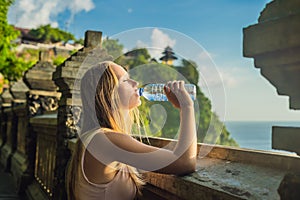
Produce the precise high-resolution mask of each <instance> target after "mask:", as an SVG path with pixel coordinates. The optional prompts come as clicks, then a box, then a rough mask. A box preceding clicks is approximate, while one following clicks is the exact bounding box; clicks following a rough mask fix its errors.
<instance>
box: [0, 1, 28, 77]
mask: <svg viewBox="0 0 300 200" xmlns="http://www.w3.org/2000/svg"><path fill="white" fill-rule="evenodd" d="M13 2H14V1H13V0H0V9H1V12H0V53H1V56H0V73H2V74H3V76H4V78H5V79H7V80H9V81H12V80H17V79H18V78H19V77H21V76H22V73H23V72H24V71H25V70H26V69H28V68H29V67H30V66H31V64H32V63H25V62H24V61H23V59H21V58H18V57H17V56H16V53H15V51H14V47H15V44H13V43H12V41H13V40H15V39H16V38H17V37H18V35H19V34H20V33H19V31H16V30H15V29H14V27H13V26H11V25H9V24H8V22H7V12H8V9H9V7H10V6H11V5H12V4H13Z"/></svg>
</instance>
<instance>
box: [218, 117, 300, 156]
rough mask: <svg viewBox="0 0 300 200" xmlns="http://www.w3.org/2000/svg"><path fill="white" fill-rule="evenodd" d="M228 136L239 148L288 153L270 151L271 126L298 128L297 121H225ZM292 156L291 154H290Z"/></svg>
mask: <svg viewBox="0 0 300 200" xmlns="http://www.w3.org/2000/svg"><path fill="white" fill-rule="evenodd" d="M224 124H225V126H226V128H227V130H228V131H229V132H230V136H231V137H232V138H233V139H234V140H235V141H236V142H237V143H238V144H239V146H240V147H241V148H247V149H256V150H267V151H272V152H282V153H290V152H287V151H281V150H274V149H272V126H290V127H300V120H299V121H227V122H224ZM292 154H293V153H292Z"/></svg>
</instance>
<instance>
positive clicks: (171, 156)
mask: <svg viewBox="0 0 300 200" xmlns="http://www.w3.org/2000/svg"><path fill="white" fill-rule="evenodd" d="M165 90H166V91H165V92H166V94H167V96H168V98H169V100H170V101H171V103H173V105H174V106H175V107H177V108H179V109H180V133H179V138H178V142H177V144H176V146H175V148H174V150H173V151H170V150H167V149H162V148H157V147H153V146H150V145H146V144H143V143H141V142H139V141H137V140H135V139H134V138H132V137H131V136H129V135H126V134H123V133H117V132H106V133H104V134H103V133H99V134H96V135H95V136H94V138H93V139H92V141H91V142H90V144H89V145H88V150H89V151H90V153H91V154H92V155H93V156H94V157H95V158H97V159H98V160H99V161H100V162H101V163H103V164H106V165H108V164H109V163H111V162H113V161H118V162H122V163H126V164H128V165H131V166H133V167H136V168H138V169H141V170H146V171H156V172H160V173H170V174H178V175H182V174H187V173H191V172H193V171H194V170H195V167H196V157H197V156H196V154H197V137H196V127H195V116H194V107H193V101H192V100H191V98H190V97H189V94H188V93H187V92H186V90H185V88H184V82H179V81H175V82H172V83H168V84H167V88H165Z"/></svg>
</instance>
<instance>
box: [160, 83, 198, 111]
mask: <svg viewBox="0 0 300 200" xmlns="http://www.w3.org/2000/svg"><path fill="white" fill-rule="evenodd" d="M164 91H165V94H166V96H167V98H168V100H169V101H170V102H171V103H172V104H173V106H174V107H175V108H184V107H188V106H193V103H194V102H193V100H192V99H191V97H190V95H189V93H188V92H187V91H186V89H185V87H184V81H172V82H170V81H169V82H168V83H167V84H166V85H165V87H164Z"/></svg>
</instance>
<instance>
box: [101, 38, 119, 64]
mask: <svg viewBox="0 0 300 200" xmlns="http://www.w3.org/2000/svg"><path fill="white" fill-rule="evenodd" d="M102 48H104V49H106V51H107V52H108V54H109V55H111V56H112V57H113V58H114V59H118V58H119V57H120V56H121V57H122V56H123V48H124V46H123V45H122V44H120V43H119V41H118V40H114V39H109V38H106V39H105V40H103V42H102Z"/></svg>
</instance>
